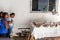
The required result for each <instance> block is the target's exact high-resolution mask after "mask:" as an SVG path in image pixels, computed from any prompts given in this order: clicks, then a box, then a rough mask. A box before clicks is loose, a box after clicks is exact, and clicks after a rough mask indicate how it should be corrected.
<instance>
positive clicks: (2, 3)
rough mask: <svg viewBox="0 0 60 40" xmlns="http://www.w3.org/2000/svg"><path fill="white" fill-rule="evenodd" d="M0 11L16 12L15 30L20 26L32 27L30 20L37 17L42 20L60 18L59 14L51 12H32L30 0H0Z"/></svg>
mask: <svg viewBox="0 0 60 40" xmlns="http://www.w3.org/2000/svg"><path fill="white" fill-rule="evenodd" d="M59 4H60V1H59ZM59 7H60V6H59ZM59 10H60V8H59ZM0 11H7V12H9V13H10V12H15V13H16V16H15V18H14V21H15V22H14V23H15V25H14V29H13V30H14V32H17V31H18V30H17V28H19V27H30V22H31V21H32V20H33V21H34V20H35V19H39V20H41V21H45V20H46V21H57V19H58V18H60V17H59V16H58V15H52V13H50V12H48V13H40V12H39V13H37V12H36V13H30V0H0ZM59 13H60V12H59ZM58 20H59V19H58Z"/></svg>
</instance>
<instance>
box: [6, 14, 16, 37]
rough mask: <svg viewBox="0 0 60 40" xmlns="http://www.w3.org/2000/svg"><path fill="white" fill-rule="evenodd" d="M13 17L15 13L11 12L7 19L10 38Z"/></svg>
mask: <svg viewBox="0 0 60 40" xmlns="http://www.w3.org/2000/svg"><path fill="white" fill-rule="evenodd" d="M14 17H15V13H11V14H10V17H9V18H8V19H7V20H8V23H9V28H8V37H9V38H10V34H11V32H12V28H13V18H14Z"/></svg>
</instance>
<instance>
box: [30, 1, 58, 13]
mask: <svg viewBox="0 0 60 40" xmlns="http://www.w3.org/2000/svg"><path fill="white" fill-rule="evenodd" d="M57 1H58V0H55V8H56V12H55V13H58V12H57V11H58V10H57ZM48 6H49V5H48ZM30 12H31V13H52V11H32V0H30Z"/></svg>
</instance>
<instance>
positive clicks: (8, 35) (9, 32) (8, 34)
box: [7, 29, 12, 38]
mask: <svg viewBox="0 0 60 40" xmlns="http://www.w3.org/2000/svg"><path fill="white" fill-rule="evenodd" d="M11 31H12V30H11V29H8V33H7V37H9V38H10V34H11Z"/></svg>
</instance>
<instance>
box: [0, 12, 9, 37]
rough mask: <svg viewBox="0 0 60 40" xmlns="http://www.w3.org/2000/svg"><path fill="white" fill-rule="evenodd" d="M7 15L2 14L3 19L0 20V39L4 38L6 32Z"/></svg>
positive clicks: (5, 13)
mask: <svg viewBox="0 0 60 40" xmlns="http://www.w3.org/2000/svg"><path fill="white" fill-rule="evenodd" d="M7 18H8V13H7V12H4V13H3V17H2V19H1V28H0V35H1V37H6V35H7V32H8V21H7Z"/></svg>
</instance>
